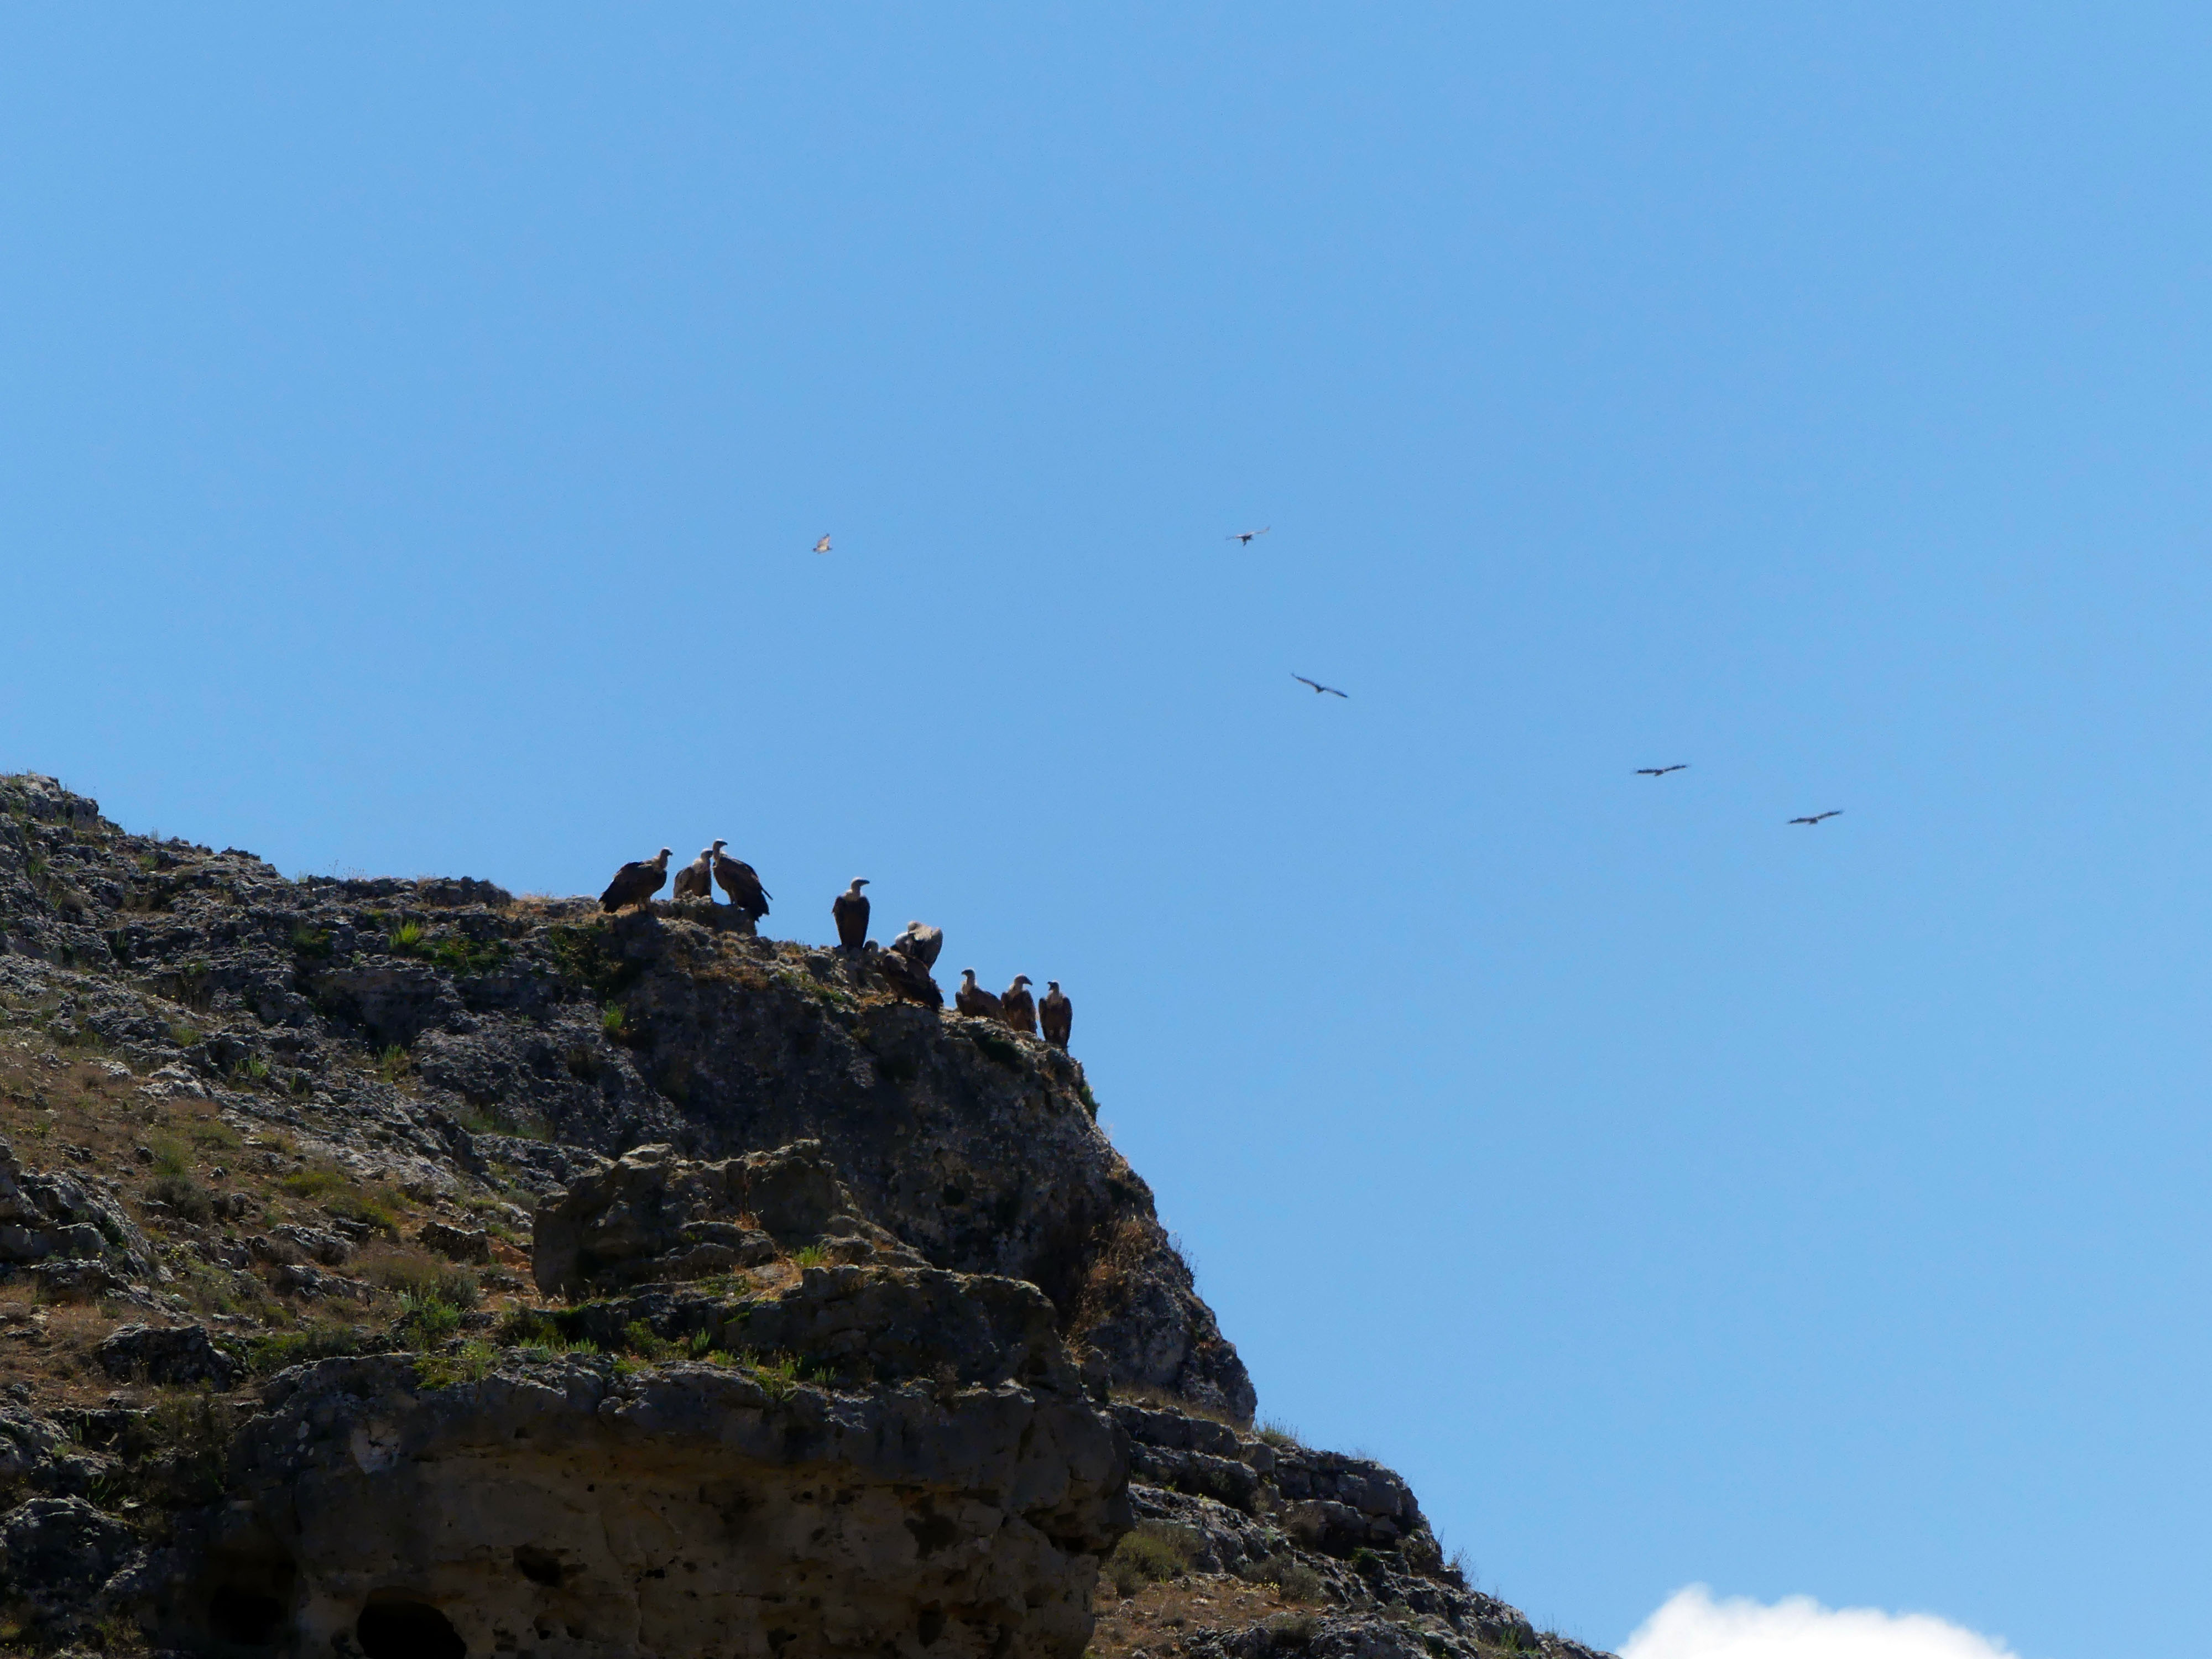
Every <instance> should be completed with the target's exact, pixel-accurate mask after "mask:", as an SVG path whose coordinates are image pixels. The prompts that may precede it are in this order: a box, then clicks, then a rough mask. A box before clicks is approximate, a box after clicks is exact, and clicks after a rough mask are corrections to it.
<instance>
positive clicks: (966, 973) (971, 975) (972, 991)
mask: <svg viewBox="0 0 2212 1659" xmlns="http://www.w3.org/2000/svg"><path fill="white" fill-rule="evenodd" d="M952 1006H954V1007H956V1008H957V1009H958V1010H959V1011H960V1012H962V1013H963V1014H972V1015H974V1016H975V1018H977V1019H1004V1018H1006V1010H1005V1009H1003V1008H1001V1007H1000V1006H999V1000H998V998H996V997H994V996H993V995H992V994H990V993H989V992H988V991H987V990H985V989H984V988H983V987H981V986H980V985H978V984H976V983H975V969H973V968H963V969H961V970H960V988H959V989H958V990H957V991H955V992H954V993H953V994H952Z"/></svg>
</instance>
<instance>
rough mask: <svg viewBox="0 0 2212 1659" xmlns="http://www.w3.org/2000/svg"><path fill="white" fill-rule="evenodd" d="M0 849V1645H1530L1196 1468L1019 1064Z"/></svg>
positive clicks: (1115, 1237)
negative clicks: (1, 1394) (1, 1389)
mask: <svg viewBox="0 0 2212 1659" xmlns="http://www.w3.org/2000/svg"><path fill="white" fill-rule="evenodd" d="M0 814H4V815H5V816H4V817H0V1137H4V1141H5V1145H4V1146H0V1378H4V1383H5V1388H6V1391H7V1395H6V1401H5V1403H0V1647H17V1646H20V1647H25V1648H33V1649H48V1650H52V1649H62V1648H69V1647H72V1646H74V1647H76V1648H80V1649H83V1650H100V1651H108V1652H131V1651H139V1650H145V1649H147V1648H149V1647H151V1648H155V1649H167V1650H175V1651H185V1652H204V1653H212V1654H226V1655H232V1656H264V1655H304V1654H311V1653H312V1654H315V1655H322V1654H325V1653H337V1654H350V1655H359V1656H364V1659H385V1656H398V1655H401V1654H407V1655H415V1654H431V1655H460V1654H465V1653H477V1654H485V1655H490V1654H513V1655H517V1656H521V1655H541V1656H549V1659H550V1656H555V1655H560V1656H569V1655H574V1656H585V1655H589V1656H614V1655H624V1656H628V1655H645V1654H653V1655H665V1656H673V1655H678V1654H682V1655H693V1654H724V1653H727V1654H732V1655H740V1654H744V1655H750V1654H760V1655H775V1656H782V1659H807V1656H813V1655H825V1656H826V1655H848V1654H849V1655H859V1654H863V1653H866V1654H870V1655H879V1654H889V1653H898V1654H905V1655H911V1656H921V1655H923V1654H925V1653H927V1654H929V1655H931V1656H938V1655H970V1654H972V1655H977V1656H981V1655H984V1654H989V1655H992V1656H996V1659H1008V1656H1018V1655H1030V1654H1034V1655H1054V1656H1062V1655H1064V1656H1067V1659H1075V1656H1078V1655H1081V1654H1083V1653H1085V1650H1086V1648H1089V1649H1091V1650H1095V1651H1097V1652H1098V1653H1100V1654H1102V1655H1113V1654H1118V1653H1124V1652H1129V1651H1133V1650H1136V1649H1138V1648H1139V1647H1140V1646H1141V1647H1144V1648H1146V1649H1147V1650H1152V1651H1164V1650H1168V1649H1170V1648H1173V1649H1176V1650H1181V1651H1185V1652H1188V1653H1192V1654H1212V1653H1220V1654H1231V1653H1234V1654H1237V1655H1239V1656H1245V1659H1258V1656H1261V1655H1266V1654H1272V1653H1275V1652H1278V1651H1280V1652H1291V1651H1294V1650H1295V1651H1304V1652H1310V1653H1313V1654H1316V1655H1320V1656H1323V1659H1327V1656H1332V1655H1336V1654H1346V1655H1350V1654H1359V1655H1387V1654H1399V1653H1402V1654H1407V1655H1413V1654H1421V1653H1425V1654H1437V1655H1442V1654H1445V1653H1458V1654H1468V1655H1473V1654H1477V1653H1489V1652H1497V1651H1515V1650H1520V1651H1539V1650H1541V1651H1544V1652H1547V1653H1553V1654H1558V1655H1570V1654H1580V1653H1582V1652H1583V1650H1580V1649H1578V1648H1576V1647H1575V1646H1574V1645H1573V1644H1567V1643H1563V1642H1561V1641H1560V1640H1559V1638H1553V1637H1544V1636H1540V1635H1539V1634H1538V1633H1537V1632H1534V1631H1533V1630H1531V1629H1529V1627H1528V1625H1527V1623H1526V1621H1525V1620H1522V1619H1521V1618H1520V1617H1519V1615H1518V1614H1516V1613H1514V1612H1513V1611H1512V1609H1510V1607H1504V1606H1503V1605H1502V1604H1500V1603H1498V1602H1496V1601H1492V1600H1490V1599H1489V1598H1486V1597H1484V1596H1480V1595H1475V1594H1474V1593H1472V1592H1471V1591H1469V1590H1468V1588H1467V1586H1466V1585H1465V1583H1464V1582H1463V1580H1462V1578H1461V1577H1460V1575H1459V1574H1458V1573H1457V1572H1456V1571H1455V1569H1454V1568H1453V1567H1452V1566H1451V1565H1449V1564H1448V1563H1447V1562H1446V1561H1445V1560H1444V1559H1443V1553H1442V1552H1441V1550H1440V1549H1439V1548H1438V1547H1437V1541H1436V1540H1435V1538H1434V1535H1433V1534H1432V1533H1431V1530H1430V1528H1429V1527H1428V1524H1427V1522H1426V1521H1425V1519H1424V1518H1423V1517H1422V1516H1421V1513H1420V1510H1419V1506H1418V1505H1417V1504H1416V1503H1415V1502H1414V1500H1413V1494H1412V1493H1411V1492H1410V1491H1409V1490H1407V1487H1406V1486H1405V1484H1404V1483H1403V1482H1402V1481H1401V1480H1399V1479H1398V1478H1397V1477H1396V1476H1395V1474H1391V1473H1390V1472H1389V1471H1388V1470H1385V1469H1382V1468H1378V1467H1376V1466H1375V1465H1373V1464H1370V1463H1365V1462H1360V1461H1359V1460H1356V1459H1350V1458H1345V1457H1341V1456H1338V1455H1333V1454H1327V1453H1320V1452H1315V1451H1311V1450H1309V1449H1306V1448H1304V1447H1303V1446H1299V1445H1297V1444H1296V1443H1294V1442H1291V1441H1289V1440H1288V1439H1286V1437H1283V1436H1280V1435H1262V1434H1255V1432H1254V1431H1252V1427H1251V1424H1252V1419H1253V1410H1254V1404H1255V1401H1254V1394H1253V1389H1252V1385H1251V1383H1250V1381H1249V1378H1248V1377H1247V1376H1246V1374H1245V1371H1244V1368H1243V1364H1241V1363H1240V1362H1239V1360H1238V1359H1237V1354H1236V1352H1235V1350H1234V1348H1233V1347H1231V1346H1230V1344H1229V1343H1228V1341H1227V1340H1225V1338H1224V1337H1223V1336H1222V1334H1221V1333H1220V1331H1219V1329H1218V1326H1217V1324H1216V1322H1215V1320H1214V1317H1213V1315H1212V1312H1211V1310H1208V1309H1207V1308H1206V1304H1204V1303H1203V1302H1202V1301H1201V1300H1200V1298H1199V1297H1198V1295H1197V1294H1196V1291H1195V1290H1194V1286H1193V1284H1192V1280H1191V1276H1190V1273H1189V1272H1188V1268H1187V1267H1185V1265H1184V1264H1183V1262H1182V1261H1181V1259H1180V1258H1179V1257H1178V1256H1177V1255H1176V1252H1175V1250H1174V1249H1173V1247H1172V1245H1171V1243H1170V1241H1169V1239H1168V1238H1167V1237H1166V1235H1165V1234H1164V1232H1163V1231H1162V1230H1161V1228H1160V1226H1159V1225H1158V1220H1157V1218H1156V1217H1155V1214H1154V1212H1153V1206H1152V1195H1151V1193H1150V1192H1149V1190H1148V1189H1147V1188H1146V1186H1145V1183H1144V1182H1143V1181H1142V1180H1141V1179H1140V1178H1139V1176H1137V1175H1136V1174H1135V1172H1134V1171H1133V1170H1131V1169H1130V1168H1129V1167H1128V1165H1127V1163H1126V1162H1125V1161H1124V1160H1123V1159H1122V1158H1121V1157H1120V1155H1119V1154H1118V1153H1116V1152H1115V1151H1114V1149H1113V1147H1112V1146H1110V1145H1109V1143H1108V1141H1107V1140H1106V1139H1105V1138H1104V1136H1103V1134H1102V1133H1100V1132H1099V1131H1098V1129H1097V1126H1096V1121H1095V1119H1096V1115H1097V1109H1096V1103H1095V1100H1094V1099H1093V1097H1092V1095H1091V1089H1090V1086H1089V1085H1088V1083H1087V1082H1086V1080H1085V1077H1084V1074H1083V1072H1082V1068H1081V1066H1080V1065H1079V1063H1078V1062H1076V1061H1075V1060H1073V1059H1072V1058H1070V1057H1069V1056H1068V1055H1067V1054H1065V1053H1062V1052H1061V1051H1060V1050H1058V1049H1056V1048H1051V1047H1048V1045H1045V1044H1043V1043H1042V1042H1038V1041H1037V1040H1036V1038H1034V1037H1030V1036H1025V1035H1022V1034H1019V1033H1017V1032H1015V1031H1013V1030H1010V1029H1008V1028H1006V1027H1005V1026H1003V1025H1000V1024H995V1023H991V1022H986V1021H980V1020H975V1019H969V1018H964V1017H963V1016H960V1015H958V1014H956V1013H945V1012H939V1011H938V1010H936V1009H933V1008H927V1007H924V1006H918V1005H917V1004H915V1003H914V1002H913V1001H911V1000H902V998H901V997H900V996H899V995H898V994H896V987H895V986H894V985H893V984H892V983H890V982H889V981H886V980H885V979H884V975H883V974H882V972H881V971H880V969H878V965H877V962H876V959H875V958H874V957H872V955H871V954H869V953H866V952H862V953H858V954H847V953H843V952H838V951H824V950H811V949H807V948H805V947H802V946H799V945H791V944H786V943H779V942H776V941H773V940H769V939H760V938H757V937H755V936H754V935H753V933H752V931H751V929H750V927H749V926H748V925H747V924H746V923H745V922H744V921H743V920H742V919H741V918H738V917H737V916H736V915H734V913H733V912H732V911H730V910H728V909H726V908H723V907H720V906H717V905H709V904H706V903H702V902H686V903H682V904H671V905H655V906H653V907H652V908H650V909H649V910H647V911H644V912H639V913H634V914H626V915H622V916H619V917H608V916H605V915H601V914H600V913H599V908H598V907H597V906H596V904H592V903H589V902H585V901H581V900H559V899H544V898H530V897H526V898H520V899H518V898H516V897H514V896H511V895H509V894H507V893H506V892H505V891H503V890H501V889H499V888H497V887H495V886H493V885H491V884H489V883H486V882H482V881H475V880H459V879H455V880H443V879H441V880H424V881H397V880H374V881H342V880H335V879H325V878H304V879H301V880H297V881H295V880H288V879H286V878H283V876H282V875H280V874H279V873H278V872H276V871H275V870H274V869H272V868H270V866H268V865H267V864H265V863H264V862H262V861H261V860H258V859H256V858H254V857H253V856H252V854H246V853H243V852H240V851H238V850H236V849H227V850H225V851H223V852H220V853H217V852H213V851H210V849H208V848H201V847H195V846H190V845H187V844H185V843H181V842H173V841H162V840H156V839H154V838H150V837H146V836H133V835H130V834H127V833H125V832H124V831H122V830H120V829H118V828H117V827H116V826H114V825H112V824H111V823H107V822H106V820H105V819H104V818H102V817H100V812H99V810H98V808H97V805H95V804H94V802H92V801H89V800H88V799H83V798H82V797H79V796H76V795H73V794H71V793H69V792H67V791H65V790H64V789H62V788H61V787H59V786H58V785H57V784H56V783H54V782H53V781H52V780H49V779H43V778H36V777H15V778H10V779H5V780H0Z"/></svg>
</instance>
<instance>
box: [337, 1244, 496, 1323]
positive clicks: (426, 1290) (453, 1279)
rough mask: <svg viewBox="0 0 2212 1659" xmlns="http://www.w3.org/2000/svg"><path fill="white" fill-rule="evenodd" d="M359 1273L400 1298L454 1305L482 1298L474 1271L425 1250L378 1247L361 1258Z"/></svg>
mask: <svg viewBox="0 0 2212 1659" xmlns="http://www.w3.org/2000/svg"><path fill="white" fill-rule="evenodd" d="M361 1268H362V1277H364V1278H365V1279H368V1282H369V1283H370V1284H372V1285H380V1286H382V1287H383V1288H384V1289H386V1290H387V1291H396V1292H398V1295H399V1297H401V1299H402V1300H403V1301H404V1300H405V1298H407V1297H414V1298H415V1299H416V1301H418V1302H442V1303H444V1304H447V1306H449V1307H452V1308H456V1309H467V1308H473V1307H475V1306H476V1305H477V1303H478V1302H480V1301H481V1300H483V1286H482V1284H481V1282H480V1281H479V1280H478V1279H477V1275H476V1273H475V1272H474V1271H473V1270H472V1269H471V1268H468V1267H463V1266H462V1265H461V1264H460V1263H459V1262H455V1261H446V1260H445V1259H444V1258H443V1257H441V1256H435V1255H431V1254H430V1253H429V1252H428V1250H420V1249H388V1248H379V1249H376V1250H375V1251H374V1252H373V1253H372V1254H370V1255H365V1256H363V1257H362V1263H361Z"/></svg>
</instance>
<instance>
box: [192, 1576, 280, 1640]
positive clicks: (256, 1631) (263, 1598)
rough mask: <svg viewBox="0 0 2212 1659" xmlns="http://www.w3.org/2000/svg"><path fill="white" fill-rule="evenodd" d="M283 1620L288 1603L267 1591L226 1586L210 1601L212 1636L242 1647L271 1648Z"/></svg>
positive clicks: (209, 1618)
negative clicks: (278, 1626)
mask: <svg viewBox="0 0 2212 1659" xmlns="http://www.w3.org/2000/svg"><path fill="white" fill-rule="evenodd" d="M283 1617H284V1604H283V1602H282V1601H278V1600H277V1599H276V1597H275V1596H273V1595H270V1594H268V1593H267V1592H266V1591H264V1590H257V1589H246V1588H245V1587H244V1586H242V1585H239V1584H223V1585H220V1586H218V1587H217V1589H216V1593H215V1594H214V1595H211V1596H210V1597H209V1598H208V1632H209V1633H210V1635H212V1636H214V1637H215V1638H216V1639H217V1640H218V1641H223V1642H235V1643H236V1644H239V1645H240V1647H248V1648H265V1647H267V1646H268V1645H269V1644H270V1643H271V1642H272V1641H274V1640H275V1639H276V1626H277V1625H278V1624H279V1623H281V1622H282V1621H283Z"/></svg>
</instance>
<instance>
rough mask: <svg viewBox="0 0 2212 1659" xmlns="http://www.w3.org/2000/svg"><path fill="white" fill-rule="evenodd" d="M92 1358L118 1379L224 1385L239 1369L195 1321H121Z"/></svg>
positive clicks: (222, 1387)
mask: <svg viewBox="0 0 2212 1659" xmlns="http://www.w3.org/2000/svg"><path fill="white" fill-rule="evenodd" d="M93 1357H94V1358H95V1359H97V1360H98V1361H99V1362H100V1370H104V1371H106V1373H107V1374H108V1375H109V1376H112V1377H114V1378H116V1379H117V1380H118V1381H119V1382H130V1381H143V1382H147V1383H169V1384H173V1385H190V1384H194V1383H205V1384H207V1385H208V1386H210V1387H211V1388H217V1389H228V1387H229V1386H230V1385H231V1383H232V1382H233V1381H234V1380H235V1376H236V1373H237V1369H238V1368H237V1367H236V1366H235V1365H234V1364H232V1363H231V1360H230V1358H229V1357H228V1355H227V1354H225V1353H224V1352H222V1350H221V1349H219V1348H217V1347H216V1346H215V1344H214V1343H213V1342H211V1341H210V1340H208V1334H207V1329H206V1328H205V1327H204V1326H200V1325H171V1326H161V1325H125V1326H124V1327H123V1328H121V1329H119V1330H115V1331H111V1332H109V1333H108V1334H107V1335H106V1337H104V1338H103V1339H101V1341H100V1346H98V1347H97V1348H95V1349H94V1350H93Z"/></svg>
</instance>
